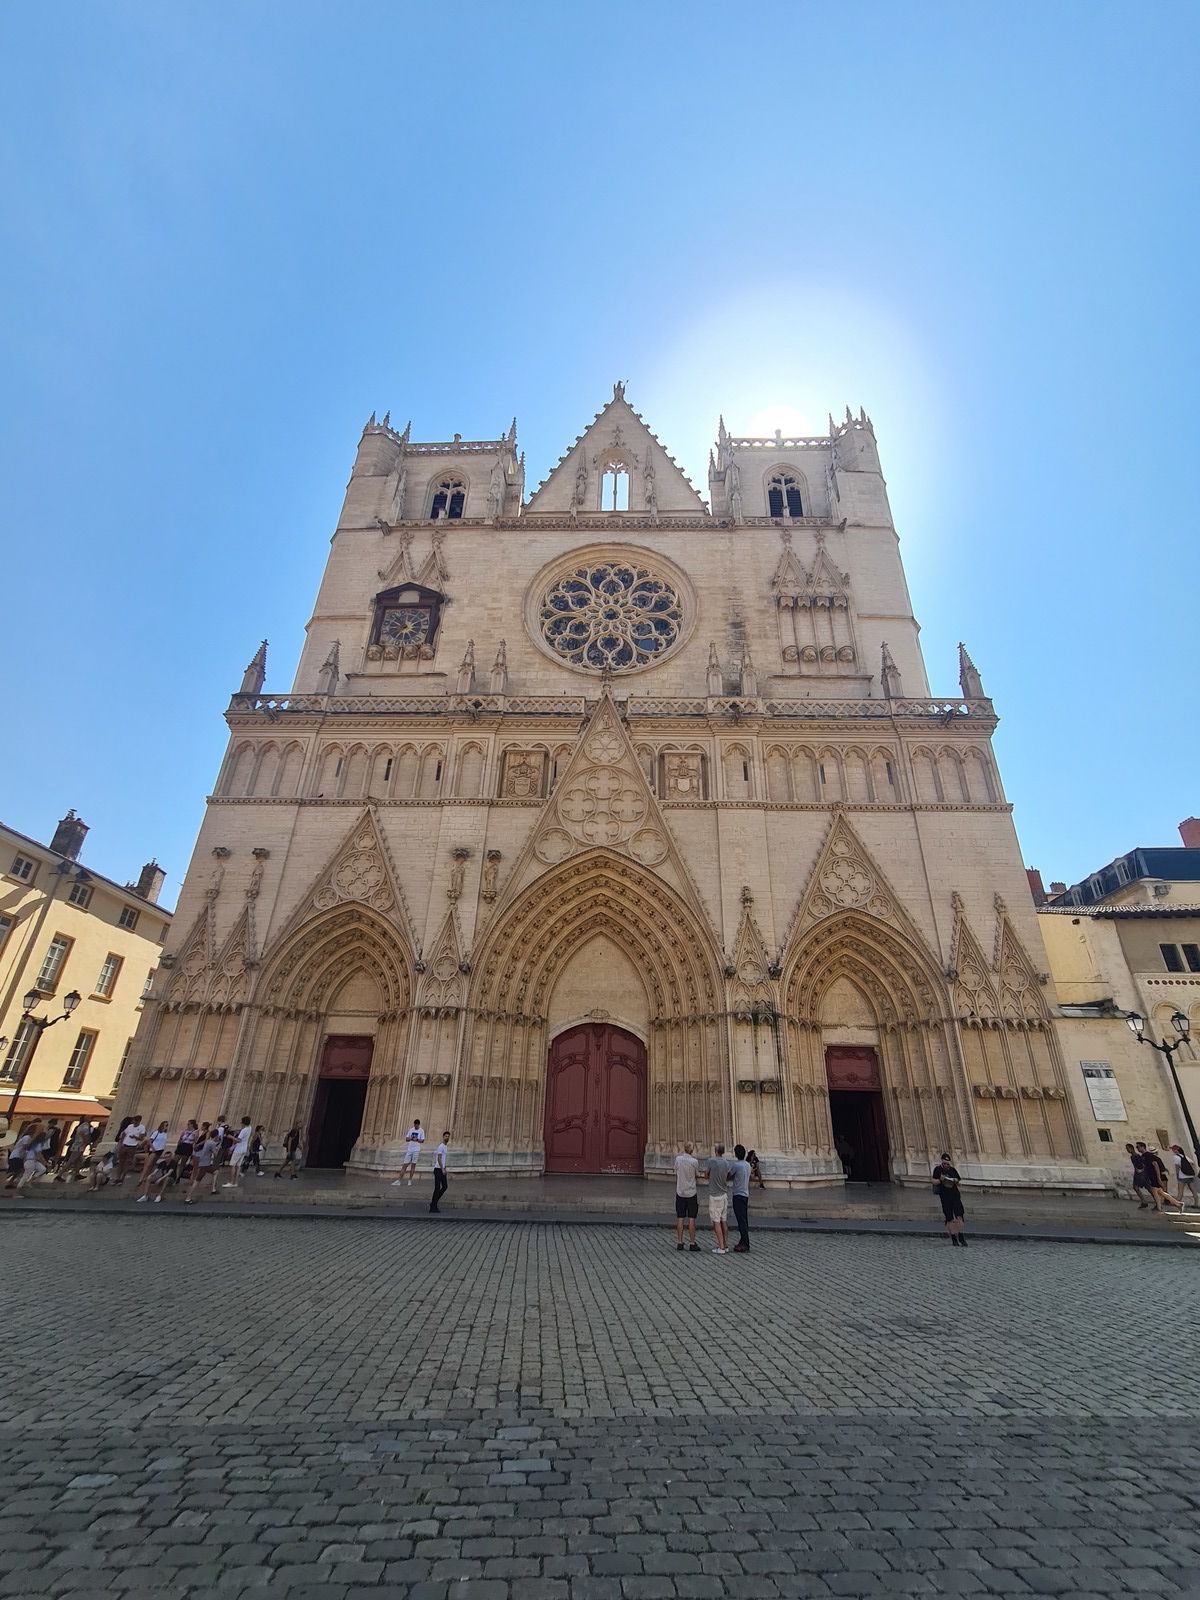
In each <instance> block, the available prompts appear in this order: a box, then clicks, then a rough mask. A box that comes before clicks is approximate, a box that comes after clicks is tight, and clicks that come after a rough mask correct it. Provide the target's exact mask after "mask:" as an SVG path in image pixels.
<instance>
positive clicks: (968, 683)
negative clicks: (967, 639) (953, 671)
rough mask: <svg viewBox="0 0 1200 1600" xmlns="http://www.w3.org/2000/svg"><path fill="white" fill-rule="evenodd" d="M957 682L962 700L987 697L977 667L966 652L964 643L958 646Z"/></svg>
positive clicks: (984, 698)
mask: <svg viewBox="0 0 1200 1600" xmlns="http://www.w3.org/2000/svg"><path fill="white" fill-rule="evenodd" d="M958 682H959V686H960V688H961V689H962V696H963V699H964V700H986V699H987V694H986V692H985V690H984V687H983V680H982V679H981V678H980V676H979V669H978V667H976V665H975V663H974V662H973V661H972V660H971V658H970V656H969V655H968V654H967V647H966V645H965V644H960V645H959V647H958Z"/></svg>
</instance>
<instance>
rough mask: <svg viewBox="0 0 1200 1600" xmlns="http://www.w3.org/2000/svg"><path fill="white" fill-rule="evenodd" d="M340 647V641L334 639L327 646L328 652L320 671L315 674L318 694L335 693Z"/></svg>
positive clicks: (339, 671) (339, 668)
mask: <svg viewBox="0 0 1200 1600" xmlns="http://www.w3.org/2000/svg"><path fill="white" fill-rule="evenodd" d="M341 649H342V641H341V640H340V639H335V640H334V641H333V643H332V644H331V645H330V647H329V654H328V655H327V656H326V657H325V660H324V661H323V662H322V664H321V670H320V672H319V673H318V674H317V693H318V694H336V693H337V686H338V679H339V678H340V676H341V667H340V661H341Z"/></svg>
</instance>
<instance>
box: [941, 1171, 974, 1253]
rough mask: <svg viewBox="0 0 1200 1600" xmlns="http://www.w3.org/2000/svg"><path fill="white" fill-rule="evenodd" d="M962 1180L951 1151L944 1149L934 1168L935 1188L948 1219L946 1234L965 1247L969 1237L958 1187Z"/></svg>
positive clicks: (954, 1242) (951, 1241) (944, 1215)
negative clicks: (965, 1231) (954, 1164)
mask: <svg viewBox="0 0 1200 1600" xmlns="http://www.w3.org/2000/svg"><path fill="white" fill-rule="evenodd" d="M961 1182H962V1179H961V1178H960V1177H959V1175H958V1171H957V1169H956V1168H954V1167H952V1166H951V1165H950V1156H949V1153H948V1152H947V1151H945V1150H943V1151H942V1159H941V1160H940V1161H939V1162H938V1164H937V1166H936V1167H934V1169H933V1188H934V1192H935V1193H936V1195H937V1197H938V1199H939V1200H940V1201H941V1202H942V1216H943V1217H944V1218H945V1219H946V1235H947V1237H948V1238H949V1240H950V1243H951V1244H956V1245H962V1246H963V1248H964V1249H965V1248H966V1243H967V1237H966V1234H965V1233H964V1232H963V1228H964V1227H965V1225H966V1223H965V1218H966V1213H965V1212H964V1211H963V1203H962V1194H961V1192H960V1190H959V1187H958V1186H959V1184H960V1183H961Z"/></svg>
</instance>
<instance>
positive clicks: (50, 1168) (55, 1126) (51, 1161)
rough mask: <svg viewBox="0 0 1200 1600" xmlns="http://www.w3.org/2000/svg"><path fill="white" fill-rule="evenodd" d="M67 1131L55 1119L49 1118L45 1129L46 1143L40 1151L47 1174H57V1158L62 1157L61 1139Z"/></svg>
mask: <svg viewBox="0 0 1200 1600" xmlns="http://www.w3.org/2000/svg"><path fill="white" fill-rule="evenodd" d="M66 1132H67V1130H66V1129H65V1128H64V1127H63V1126H62V1125H61V1123H60V1122H59V1120H58V1118H57V1117H51V1118H50V1122H49V1125H48V1127H47V1128H46V1143H45V1145H44V1147H43V1149H42V1160H43V1161H44V1162H45V1165H46V1171H47V1172H57V1170H58V1158H59V1156H61V1155H62V1147H63V1139H64V1138H65V1137H66Z"/></svg>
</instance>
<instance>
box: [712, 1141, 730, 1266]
mask: <svg viewBox="0 0 1200 1600" xmlns="http://www.w3.org/2000/svg"><path fill="white" fill-rule="evenodd" d="M707 1164H708V1172H707V1174H706V1176H707V1178H708V1217H709V1221H710V1222H711V1223H712V1225H713V1233H714V1234H715V1236H716V1240H717V1242H716V1244H715V1245H713V1250H712V1253H713V1255H715V1256H723V1255H726V1254H727V1253H728V1249H729V1230H728V1228H727V1227H726V1224H725V1219H726V1217H728V1215H729V1192H728V1188H727V1185H728V1183H729V1173H730V1169H731V1168H732V1166H733V1162H732V1161H727V1160H726V1159H725V1146H724V1145H723V1144H715V1145H713V1153H712V1155H711V1156H709V1158H708V1163H707Z"/></svg>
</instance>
